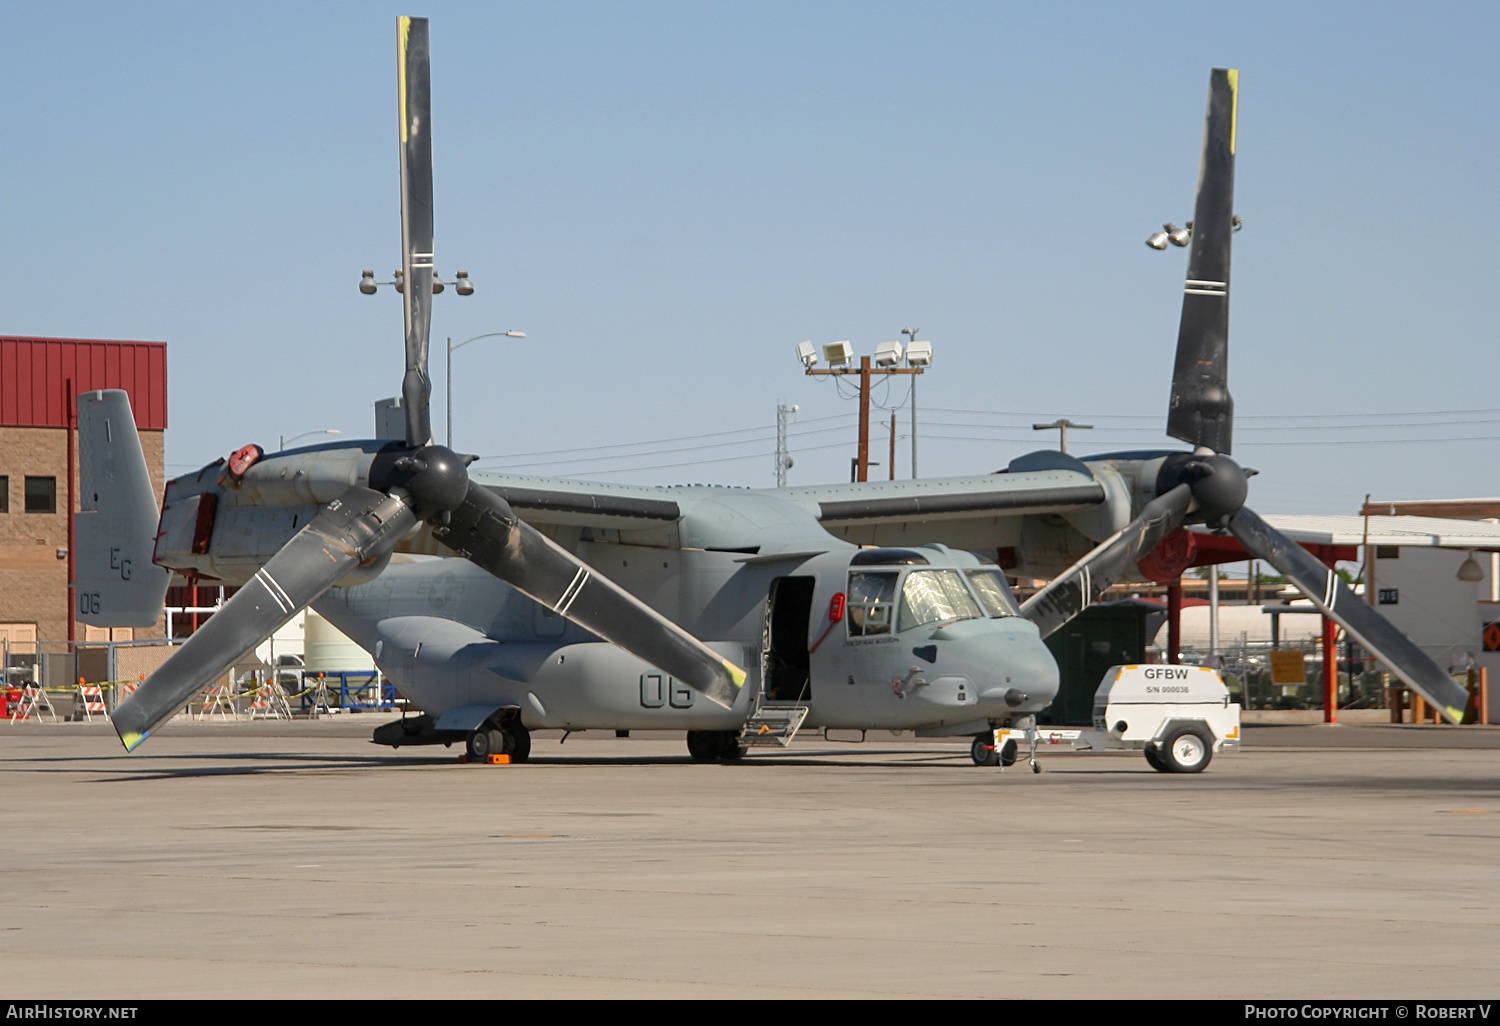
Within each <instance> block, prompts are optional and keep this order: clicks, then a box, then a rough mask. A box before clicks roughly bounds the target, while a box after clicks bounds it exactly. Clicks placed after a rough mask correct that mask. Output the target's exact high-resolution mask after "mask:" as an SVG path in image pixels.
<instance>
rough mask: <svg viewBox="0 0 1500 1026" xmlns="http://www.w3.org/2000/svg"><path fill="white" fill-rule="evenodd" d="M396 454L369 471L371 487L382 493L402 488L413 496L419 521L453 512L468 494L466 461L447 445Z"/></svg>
mask: <svg viewBox="0 0 1500 1026" xmlns="http://www.w3.org/2000/svg"><path fill="white" fill-rule="evenodd" d="M393 455H394V456H395V458H394V459H392V460H390V461H389V462H385V461H379V462H378V463H377V465H376V466H372V467H371V468H370V486H371V487H372V488H378V489H380V490H381V491H389V490H390V489H392V488H400V489H401V490H402V491H404V492H406V493H407V495H409V496H410V497H411V505H412V508H413V510H415V511H416V514H417V516H418V517H419V518H420V519H422V520H429V519H431V518H433V517H436V516H441V515H442V514H444V513H451V512H452V511H453V510H455V509H457V508H458V507H459V504H460V503H462V502H463V501H464V496H466V495H468V494H469V472H468V470H467V469H465V468H466V464H465V460H464V458H463V457H462V456H460V455H458V454H457V453H455V452H454V451H453V450H452V449H449V448H448V447H447V446H443V445H424V446H423V447H422V448H420V449H417V450H415V451H411V450H407V451H404V452H399V453H397V454H393ZM381 463H383V464H384V465H383V466H382V465H380V464H381Z"/></svg>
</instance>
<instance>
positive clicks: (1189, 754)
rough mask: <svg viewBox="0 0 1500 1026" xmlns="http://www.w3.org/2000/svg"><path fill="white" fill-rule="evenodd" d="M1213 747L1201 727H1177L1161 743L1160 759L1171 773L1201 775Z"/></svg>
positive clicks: (1212, 752)
mask: <svg viewBox="0 0 1500 1026" xmlns="http://www.w3.org/2000/svg"><path fill="white" fill-rule="evenodd" d="M1213 757H1214V745H1213V742H1212V741H1211V740H1209V738H1208V735H1207V734H1206V733H1205V732H1204V731H1203V729H1202V728H1201V727H1191V726H1189V727H1178V728H1177V729H1175V730H1173V731H1172V732H1171V733H1169V734H1168V735H1167V736H1166V739H1165V740H1163V741H1162V743H1161V751H1160V758H1161V760H1162V762H1164V763H1166V765H1167V769H1168V771H1169V772H1172V773H1202V772H1203V768H1204V767H1205V766H1207V765H1208V761H1209V760H1210V759H1212V758H1213Z"/></svg>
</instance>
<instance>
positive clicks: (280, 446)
mask: <svg viewBox="0 0 1500 1026" xmlns="http://www.w3.org/2000/svg"><path fill="white" fill-rule="evenodd" d="M341 434H343V432H342V431H340V430H339V429H338V428H323V429H321V430H319V431H304V432H302V433H301V434H300V435H293V436H292V437H291V438H288V437H286V436H285V435H278V436H277V439H278V442H277V445H276V450H277V451H278V452H282V451H285V449H286V443H288V442H295V441H296V440H297V439H299V438H306V437H307V436H308V435H341Z"/></svg>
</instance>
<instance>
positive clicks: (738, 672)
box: [724, 659, 745, 688]
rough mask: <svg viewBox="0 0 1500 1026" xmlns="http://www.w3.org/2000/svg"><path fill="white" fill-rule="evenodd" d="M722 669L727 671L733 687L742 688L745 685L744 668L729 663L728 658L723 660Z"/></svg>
mask: <svg viewBox="0 0 1500 1026" xmlns="http://www.w3.org/2000/svg"><path fill="white" fill-rule="evenodd" d="M724 669H726V670H728V671H729V679H730V680H732V681H734V686H735V687H737V688H742V687H744V686H745V671H744V670H742V669H740V668H739V667H738V666H736V665H734V664H733V663H731V662H730V661H729V660H728V659H726V660H724Z"/></svg>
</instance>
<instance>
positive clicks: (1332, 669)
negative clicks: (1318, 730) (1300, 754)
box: [1323, 616, 1339, 723]
mask: <svg viewBox="0 0 1500 1026" xmlns="http://www.w3.org/2000/svg"><path fill="white" fill-rule="evenodd" d="M1335 629H1336V628H1335V625H1334V622H1333V621H1332V620H1330V619H1329V618H1328V617H1326V616H1325V617H1323V722H1324V723H1337V722H1338V721H1339V652H1338V646H1337V644H1336V643H1335V641H1334V631H1335Z"/></svg>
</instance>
